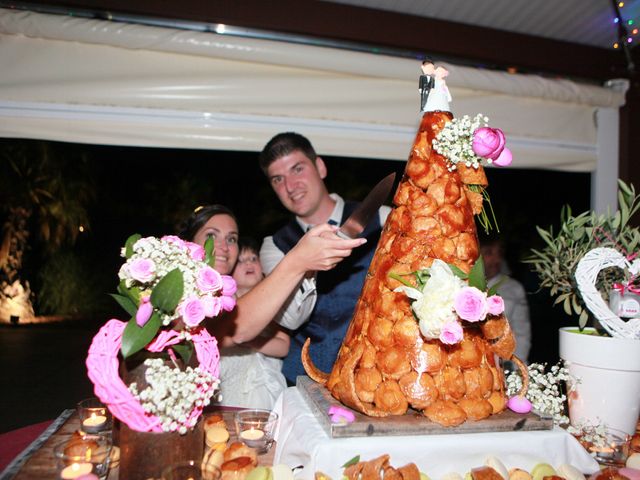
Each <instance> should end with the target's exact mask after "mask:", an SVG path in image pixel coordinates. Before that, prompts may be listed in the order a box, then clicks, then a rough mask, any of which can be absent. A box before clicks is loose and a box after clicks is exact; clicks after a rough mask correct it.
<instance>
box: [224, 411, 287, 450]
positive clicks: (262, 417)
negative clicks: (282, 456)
mask: <svg viewBox="0 0 640 480" xmlns="http://www.w3.org/2000/svg"><path fill="white" fill-rule="evenodd" d="M235 423H236V433H237V435H238V440H239V441H241V442H243V443H244V444H245V445H247V446H248V447H251V448H255V449H256V450H257V451H258V453H259V454H263V453H266V452H268V451H269V449H270V448H271V445H272V444H273V436H274V433H275V430H276V426H277V424H278V414H276V413H274V412H272V411H270V410H260V409H250V410H240V411H239V412H237V413H236V416H235Z"/></svg>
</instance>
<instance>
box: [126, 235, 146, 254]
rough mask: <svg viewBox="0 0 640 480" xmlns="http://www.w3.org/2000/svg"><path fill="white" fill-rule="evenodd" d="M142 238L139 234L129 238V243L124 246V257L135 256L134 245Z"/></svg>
mask: <svg viewBox="0 0 640 480" xmlns="http://www.w3.org/2000/svg"><path fill="white" fill-rule="evenodd" d="M141 238H142V235H140V234H139V233H134V234H133V235H131V236H130V237H129V238H127V241H126V242H125V244H124V256H125V257H126V258H131V255H133V245H134V244H135V243H136V242H137V241H138V240H140V239H141Z"/></svg>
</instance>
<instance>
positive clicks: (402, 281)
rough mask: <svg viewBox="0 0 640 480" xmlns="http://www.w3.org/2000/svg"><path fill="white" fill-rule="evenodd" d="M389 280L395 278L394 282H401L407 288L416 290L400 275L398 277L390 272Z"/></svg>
mask: <svg viewBox="0 0 640 480" xmlns="http://www.w3.org/2000/svg"><path fill="white" fill-rule="evenodd" d="M389 278H393V279H394V280H397V281H399V282H400V283H401V284H403V285H405V286H407V287H410V288H416V287H414V286H413V285H411V283H409V282H408V281H406V280H405V279H404V278H402V277H401V276H400V275H398V274H397V273H393V272H389Z"/></svg>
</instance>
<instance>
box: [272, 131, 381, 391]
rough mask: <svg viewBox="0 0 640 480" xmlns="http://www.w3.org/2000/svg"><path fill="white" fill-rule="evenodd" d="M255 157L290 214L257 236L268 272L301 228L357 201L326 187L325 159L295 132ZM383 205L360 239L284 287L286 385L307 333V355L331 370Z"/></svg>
mask: <svg viewBox="0 0 640 480" xmlns="http://www.w3.org/2000/svg"><path fill="white" fill-rule="evenodd" d="M259 161H260V167H261V168H262V171H263V172H264V173H265V175H266V176H267V178H268V180H269V183H270V184H271V187H272V188H273V190H274V192H275V193H276V195H277V196H278V199H279V200H280V202H281V203H282V205H283V206H284V207H285V208H286V209H287V210H289V211H290V212H291V213H292V214H293V215H294V218H293V219H292V220H291V221H290V222H289V223H288V224H287V225H285V226H284V227H283V228H281V229H280V230H278V231H277V232H276V233H275V234H274V235H273V236H269V237H266V238H265V239H264V241H263V243H262V248H261V249H260V258H261V260H262V267H263V269H264V271H265V272H266V273H267V278H269V277H270V276H271V275H273V273H272V272H275V271H276V270H277V269H278V268H279V266H280V265H281V263H282V262H283V261H284V260H285V259H286V257H287V256H288V255H289V254H290V252H291V251H294V250H295V249H296V248H298V246H299V245H300V242H301V241H302V240H303V239H304V237H305V236H306V235H305V233H304V232H306V231H307V230H308V229H309V228H311V227H313V228H312V230H311V231H313V229H314V228H318V226H321V225H322V224H335V225H341V224H342V223H343V222H344V221H345V219H346V218H348V217H349V215H350V214H351V213H352V212H353V211H354V209H355V208H356V206H357V205H358V204H357V203H354V202H345V201H344V200H343V199H342V197H340V196H339V195H337V194H335V193H334V194H329V192H328V190H327V188H326V186H325V183H324V179H325V177H326V176H327V167H326V165H325V163H324V161H323V160H322V158H321V157H319V156H318V155H317V154H316V152H315V150H314V148H313V146H312V145H311V143H310V142H309V140H308V139H307V138H305V137H304V136H302V135H300V134H299V133H294V132H286V133H280V134H278V135H276V136H275V137H273V138H272V139H271V140H269V142H268V143H267V144H266V145H265V147H264V149H263V150H262V152H261V153H260V158H259ZM389 212H390V208H389V207H382V208H381V209H380V211H379V215H378V216H377V217H375V218H374V219H373V220H372V221H371V222H370V223H369V225H368V226H367V227H366V228H365V230H364V232H363V234H362V237H364V238H366V239H367V244H366V245H365V246H364V247H360V248H358V249H357V250H355V251H354V252H353V253H352V254H351V255H350V256H349V257H348V258H346V259H345V260H344V261H342V262H341V263H340V264H339V265H334V266H332V267H333V268H331V269H329V270H325V271H318V269H314V268H310V269H308V271H307V272H306V273H305V275H304V277H303V278H301V279H300V280H301V281H300V282H299V284H298V285H296V286H295V288H294V289H287V292H288V295H290V298H289V299H288V301H287V302H286V304H285V306H284V308H283V309H282V311H281V312H280V313H279V315H278V316H277V317H276V318H275V321H276V322H277V323H279V324H280V325H281V326H283V327H285V328H287V329H289V332H290V335H291V346H290V349H289V354H288V355H287V356H286V358H285V359H284V365H283V373H284V376H285V377H286V379H287V382H288V383H289V384H290V385H294V384H295V382H296V378H297V376H299V375H304V374H305V372H304V368H303V366H302V362H301V359H300V354H301V350H302V345H303V343H304V342H305V340H306V339H307V338H310V339H311V347H310V355H311V358H312V360H313V362H314V363H315V365H316V366H317V367H318V368H319V369H321V370H323V371H325V372H329V371H330V370H331V368H332V366H333V363H334V361H335V359H336V357H337V354H338V350H339V348H340V345H341V344H342V340H343V338H344V336H345V333H346V330H347V327H348V325H349V322H350V321H351V317H352V315H353V310H354V308H355V305H356V302H357V300H358V297H359V295H360V291H361V289H362V285H363V284H364V279H365V275H366V273H367V270H368V268H369V264H370V263H371V259H372V257H373V253H374V251H375V248H376V245H377V243H378V239H379V237H380V232H381V228H382V225H384V222H385V220H386V217H387V215H388V214H389ZM314 225H315V227H314ZM334 228H335V227H334Z"/></svg>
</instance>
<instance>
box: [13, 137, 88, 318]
mask: <svg viewBox="0 0 640 480" xmlns="http://www.w3.org/2000/svg"><path fill="white" fill-rule="evenodd" d="M54 152H55V151H54V149H53V148H52V147H51V144H49V143H46V142H34V141H15V140H13V141H3V142H1V143H0V218H1V219H2V230H1V237H0V238H1V243H0V316H8V312H7V310H9V309H10V308H13V309H14V310H15V308H16V307H19V308H20V309H21V310H22V313H21V314H22V315H33V307H32V304H31V292H30V287H29V281H28V279H27V278H24V265H25V259H26V256H27V255H28V254H29V253H30V247H31V246H32V245H33V244H34V243H35V242H38V247H39V249H41V250H42V252H43V253H45V254H51V253H52V252H54V251H55V250H56V249H58V248H59V247H60V246H61V245H63V244H73V243H74V242H75V241H76V238H77V236H78V234H79V233H80V226H82V227H83V228H84V229H85V230H86V229H87V228H89V218H88V214H87V204H88V202H89V201H90V200H91V199H92V196H93V190H92V188H91V185H90V183H89V181H88V176H87V175H86V171H85V168H84V167H85V163H86V160H85V159H84V158H82V157H80V158H71V157H70V156H59V155H56V154H55V153H54ZM18 304H19V305H18ZM3 310H4V311H3ZM16 314H19V313H17V312H15V311H12V312H11V315H16Z"/></svg>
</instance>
